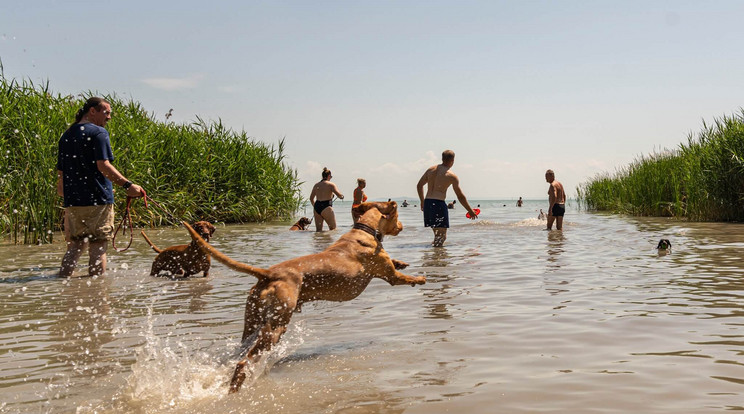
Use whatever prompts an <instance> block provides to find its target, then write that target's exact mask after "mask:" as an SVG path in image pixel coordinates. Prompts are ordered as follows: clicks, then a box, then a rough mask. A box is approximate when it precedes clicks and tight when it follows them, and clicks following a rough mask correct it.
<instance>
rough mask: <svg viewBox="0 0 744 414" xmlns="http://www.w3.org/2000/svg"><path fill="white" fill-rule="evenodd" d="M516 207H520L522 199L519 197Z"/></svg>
mask: <svg viewBox="0 0 744 414" xmlns="http://www.w3.org/2000/svg"><path fill="white" fill-rule="evenodd" d="M517 207H522V197H519V200H517Z"/></svg>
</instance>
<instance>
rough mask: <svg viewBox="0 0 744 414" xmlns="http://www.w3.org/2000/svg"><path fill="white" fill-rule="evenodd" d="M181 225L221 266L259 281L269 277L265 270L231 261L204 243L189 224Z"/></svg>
mask: <svg viewBox="0 0 744 414" xmlns="http://www.w3.org/2000/svg"><path fill="white" fill-rule="evenodd" d="M182 223H183V225H184V226H185V227H186V230H188V231H189V233H190V234H191V238H192V239H194V240H195V241H196V243H197V244H198V245H199V247H200V248H201V249H202V250H203V251H204V252H206V253H208V254H211V255H212V257H214V258H215V259H216V260H217V261H218V262H220V263H222V264H223V265H225V266H227V267H229V268H230V269H232V270H236V271H238V272H243V273H248V274H251V275H253V276H256V277H257V278H259V279H267V278H268V277H269V275H268V273H267V272H266V270H265V269H261V268H260V267H253V266H251V265H247V264H245V263H240V262H238V261H237V260H233V259H231V258H229V257H227V256H225V254H224V253H222V252H221V251H219V250H217V249H215V248H214V246H212V245H211V244H209V243H207V242H206V241H204V239H203V238H202V237H201V236H200V235H199V233H197V232H196V230H194V229H193V228H192V227H191V226H190V225H189V223H186V222H185V221H184V222H182Z"/></svg>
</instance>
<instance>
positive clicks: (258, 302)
mask: <svg viewBox="0 0 744 414" xmlns="http://www.w3.org/2000/svg"><path fill="white" fill-rule="evenodd" d="M356 209H357V212H358V213H359V214H360V215H361V218H360V219H359V222H358V223H356V224H355V225H354V228H353V229H352V230H351V231H349V232H348V233H346V234H344V235H343V236H341V238H340V239H338V241H336V242H335V243H333V244H332V245H331V246H330V247H328V248H327V249H326V250H325V251H323V252H320V253H317V254H311V255H308V256H303V257H298V258H295V259H290V260H287V261H286V262H282V263H279V264H276V265H273V266H271V267H269V268H268V269H261V268H258V267H253V266H250V265H247V264H244V263H240V262H238V261H235V260H233V259H230V258H229V257H227V256H225V255H224V254H222V253H221V252H220V251H218V250H217V249H215V248H214V247H212V246H210V245H209V244H208V243H206V242H204V240H202V238H201V237H200V236H199V234H198V233H197V232H196V231H194V229H192V228H191V227H190V226H189V225H188V224H187V223H183V224H184V225H185V226H186V228H187V229H188V230H189V233H191V237H192V238H193V239H194V240H195V241H197V242H198V243H199V245H200V246H201V247H203V248H204V249H205V250H206V251H207V252H209V253H210V254H211V255H212V256H214V258H215V259H217V261H219V262H221V263H223V264H225V265H226V266H227V267H229V268H231V269H233V270H237V271H239V272H244V273H249V274H251V275H253V276H256V277H257V278H258V282H257V283H256V284H255V285H254V286H253V288H252V289H251V291H250V293H249V294H248V301H247V303H246V307H245V325H244V329H243V339H242V341H243V342H244V343H245V342H246V340H247V339H248V338H250V337H252V336H253V335H254V334H256V339H255V342H253V346H251V347H250V349H247V351H245V352H244V354H243V355H244V357H243V359H242V360H241V361H240V362H239V363H238V364H237V367H236V368H235V373H234V374H233V377H232V380H231V381H230V393H233V392H236V391H238V390H239V389H240V386H241V385H242V384H243V381H245V378H246V374H245V372H244V370H245V366H246V365H247V364H248V363H249V362H255V361H256V360H257V358H258V357H260V356H261V354H262V353H264V352H267V351H269V350H270V349H271V347H272V346H273V345H275V344H276V343H277V342H278V341H279V338H281V336H282V334H283V333H284V332H285V331H286V330H287V325H289V320H290V318H291V317H292V313H294V312H295V311H299V309H300V306H301V305H302V304H303V303H305V302H310V301H315V300H328V301H334V302H343V301H347V300H351V299H354V298H356V297H357V296H359V295H360V294H361V293H362V292H363V291H364V289H365V288H366V287H367V285H368V284H369V282H370V281H371V280H372V279H373V278H375V277H377V278H380V279H382V280H384V281H386V282H388V283H390V284H391V285H411V286H414V285H417V284H424V283H426V278H425V277H423V276H408V275H404V274H402V273H400V272H398V271H397V270H396V269H403V268H405V267H406V266H408V263H404V262H401V261H398V260H393V259H391V258H390V256H388V254H387V253H386V252H385V250H384V249H383V248H382V237H383V236H384V235H391V236H395V235H397V234H398V233H400V231H401V230H402V229H403V225H402V224H401V223H400V222H399V221H398V205H397V204H396V203H395V201H391V202H385V203H363V204H362V205H360V206H358V207H356ZM246 345H247V344H246Z"/></svg>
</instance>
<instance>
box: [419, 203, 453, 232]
mask: <svg viewBox="0 0 744 414" xmlns="http://www.w3.org/2000/svg"><path fill="white" fill-rule="evenodd" d="M424 227H439V228H442V227H444V228H448V227H449V212H448V211H447V203H445V202H444V200H435V199H433V198H427V199H426V200H424Z"/></svg>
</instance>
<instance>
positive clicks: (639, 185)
mask: <svg viewBox="0 0 744 414" xmlns="http://www.w3.org/2000/svg"><path fill="white" fill-rule="evenodd" d="M576 190H577V193H578V199H579V203H580V204H581V205H582V206H583V207H584V208H586V209H589V210H598V211H611V212H617V213H625V214H633V215H642V216H669V217H677V218H686V219H689V220H695V221H744V110H740V112H739V113H737V114H733V115H731V116H723V117H721V118H719V119H715V120H714V122H713V123H712V124H710V125H709V124H707V123H705V122H704V123H703V127H702V129H701V131H700V132H699V133H698V134H697V135H694V134H690V135H689V136H688V138H687V143H683V144H680V146H679V148H677V149H674V150H667V151H663V152H661V153H655V154H652V155H648V156H641V157H639V158H637V159H636V160H635V161H634V162H632V163H631V164H630V165H628V166H626V167H623V168H621V169H619V170H618V171H616V172H615V174H609V173H603V174H600V175H597V176H596V177H594V178H592V179H591V180H589V181H588V182H586V183H584V184H582V185H580V186H579V187H578V188H577V189H576Z"/></svg>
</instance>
